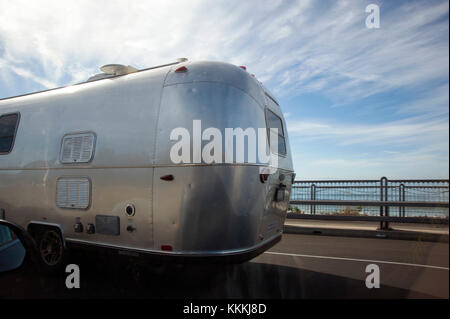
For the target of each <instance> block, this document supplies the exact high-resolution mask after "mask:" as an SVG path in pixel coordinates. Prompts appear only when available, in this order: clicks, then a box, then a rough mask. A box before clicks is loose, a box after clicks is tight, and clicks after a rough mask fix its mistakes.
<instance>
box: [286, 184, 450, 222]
mask: <svg viewBox="0 0 450 319" xmlns="http://www.w3.org/2000/svg"><path fill="white" fill-rule="evenodd" d="M448 202H449V180H445V179H416V180H413V179H408V180H388V179H387V178H386V177H382V178H381V179H380V180H315V181H295V182H294V184H293V187H292V192H291V201H290V204H291V211H292V214H290V215H289V216H290V217H298V216H300V214H301V216H302V218H315V219H322V217H321V216H325V218H326V219H332V218H333V217H332V216H339V218H340V217H341V216H346V217H347V219H349V217H351V219H352V220H373V221H375V219H374V217H377V218H376V220H377V221H380V228H382V229H386V228H389V224H388V223H389V222H391V221H393V219H392V218H393V217H394V218H395V221H396V222H413V221H414V220H418V218H419V219H421V220H422V221H428V222H431V221H433V222H444V223H448V215H449V213H448V212H449V210H448V207H449V206H448ZM307 216H308V217H307ZM313 216H314V217H313ZM336 219H337V218H336Z"/></svg>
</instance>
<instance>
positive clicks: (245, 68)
mask: <svg viewBox="0 0 450 319" xmlns="http://www.w3.org/2000/svg"><path fill="white" fill-rule="evenodd" d="M239 67H240V68H241V69H242V70H245V71H247V67H246V66H245V65H240V66H239Z"/></svg>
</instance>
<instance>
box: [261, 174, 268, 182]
mask: <svg viewBox="0 0 450 319" xmlns="http://www.w3.org/2000/svg"><path fill="white" fill-rule="evenodd" d="M268 178H269V174H259V179H260V181H261V183H264V182H265V181H267V179H268Z"/></svg>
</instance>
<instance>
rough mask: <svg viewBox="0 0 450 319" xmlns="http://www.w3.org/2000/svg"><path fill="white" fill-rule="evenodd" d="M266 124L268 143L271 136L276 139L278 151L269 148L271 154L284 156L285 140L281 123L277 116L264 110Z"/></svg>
mask: <svg viewBox="0 0 450 319" xmlns="http://www.w3.org/2000/svg"><path fill="white" fill-rule="evenodd" d="M266 124H267V133H268V137H269V143H270V137H271V136H272V135H273V137H274V138H278V150H274V149H273V148H272V146H271V150H272V152H275V153H278V154H280V155H286V140H285V138H284V130H283V121H282V120H281V118H280V117H279V116H278V115H276V114H275V113H273V112H272V111H270V110H268V109H266Z"/></svg>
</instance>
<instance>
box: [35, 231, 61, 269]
mask: <svg viewBox="0 0 450 319" xmlns="http://www.w3.org/2000/svg"><path fill="white" fill-rule="evenodd" d="M36 242H37V247H38V253H39V259H40V262H41V265H42V270H43V271H44V272H54V271H57V270H59V269H61V267H62V265H63V264H64V260H65V259H66V255H67V254H66V251H65V249H64V242H63V239H62V237H61V234H60V232H59V231H58V230H56V229H54V228H42V229H40V230H39V232H38V233H37V234H36Z"/></svg>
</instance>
